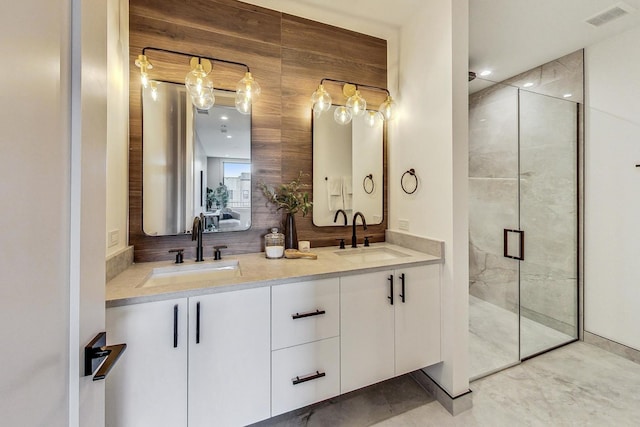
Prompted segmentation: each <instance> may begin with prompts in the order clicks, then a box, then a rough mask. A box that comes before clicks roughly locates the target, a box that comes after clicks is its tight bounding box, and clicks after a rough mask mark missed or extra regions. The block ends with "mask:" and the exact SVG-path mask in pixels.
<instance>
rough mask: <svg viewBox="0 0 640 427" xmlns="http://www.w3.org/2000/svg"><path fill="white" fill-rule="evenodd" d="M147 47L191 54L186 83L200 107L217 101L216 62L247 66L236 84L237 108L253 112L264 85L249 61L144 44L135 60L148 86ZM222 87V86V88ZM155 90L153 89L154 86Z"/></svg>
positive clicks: (154, 94)
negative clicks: (254, 76)
mask: <svg viewBox="0 0 640 427" xmlns="http://www.w3.org/2000/svg"><path fill="white" fill-rule="evenodd" d="M147 51H155V52H161V53H164V54H171V55H179V56H186V57H190V58H191V59H190V61H189V65H190V67H191V71H189V72H188V73H187V75H186V77H185V79H184V83H185V86H186V88H187V91H188V92H189V95H190V96H191V102H192V103H193V105H194V106H195V107H196V108H198V109H199V110H208V109H210V108H211V107H212V106H213V104H214V103H215V100H216V98H215V95H214V89H215V87H214V84H213V80H212V79H211V76H210V74H211V71H212V69H213V63H214V62H220V63H225V64H230V65H237V66H240V67H244V68H245V69H246V71H245V74H244V77H243V78H242V79H241V80H240V81H239V82H238V84H237V85H236V88H235V89H236V102H235V103H236V109H237V110H238V111H239V112H241V113H242V114H250V113H251V108H252V106H253V103H254V102H256V101H257V99H258V98H259V97H260V93H261V91H262V90H261V88H260V85H259V84H258V82H257V81H256V80H255V79H254V78H253V76H252V75H251V70H250V69H249V66H248V65H247V64H243V63H241V62H235V61H228V60H226V59H220V58H212V57H208V56H201V55H194V54H191V53H185V52H178V51H175V50H168V49H160V48H155V47H145V48H143V49H142V54H141V55H138V59H136V61H135V64H136V66H137V67H138V68H140V78H141V82H142V86H143V87H145V88H147V87H148V85H149V72H148V71H149V70H150V69H152V68H153V65H152V64H151V63H150V62H149V59H148V58H147V54H146V53H147ZM221 89H222V88H221ZM152 90H153V89H152ZM151 96H152V97H153V99H154V100H155V99H157V96H158V94H157V88H156V89H155V92H152V93H151Z"/></svg>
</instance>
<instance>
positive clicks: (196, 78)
mask: <svg viewBox="0 0 640 427" xmlns="http://www.w3.org/2000/svg"><path fill="white" fill-rule="evenodd" d="M184 84H185V86H186V87H187V90H188V91H189V93H190V94H191V96H193V97H197V96H200V95H201V94H202V93H203V92H205V91H206V90H211V91H213V81H212V80H211V78H210V77H209V76H208V75H207V72H206V71H205V70H204V68H203V67H202V64H200V63H198V64H196V66H195V67H194V68H193V69H192V70H191V71H189V72H188V73H187V76H186V77H185V78H184Z"/></svg>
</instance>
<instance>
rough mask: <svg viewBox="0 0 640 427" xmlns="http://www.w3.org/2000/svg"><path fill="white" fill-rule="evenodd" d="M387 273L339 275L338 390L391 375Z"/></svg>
mask: <svg viewBox="0 0 640 427" xmlns="http://www.w3.org/2000/svg"><path fill="white" fill-rule="evenodd" d="M390 276H391V271H383V272H376V273H368V274H359V275H355V276H345V277H341V278H340V372H341V379H342V381H341V392H342V393H346V392H349V391H352V390H355V389H358V388H361V387H364V386H367V385H370V384H374V383H376V382H379V381H382V380H385V379H388V378H391V377H393V374H394V349H393V334H394V330H393V307H394V306H393V305H391V301H390V300H389V299H388V297H389V296H390V282H389V280H388V278H389V277H390ZM394 303H396V301H395V300H394Z"/></svg>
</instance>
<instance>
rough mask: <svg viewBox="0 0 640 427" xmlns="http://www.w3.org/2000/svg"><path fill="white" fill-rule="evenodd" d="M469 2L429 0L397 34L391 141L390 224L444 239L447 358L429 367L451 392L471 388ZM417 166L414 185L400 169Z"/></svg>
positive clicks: (444, 327)
mask: <svg viewBox="0 0 640 427" xmlns="http://www.w3.org/2000/svg"><path fill="white" fill-rule="evenodd" d="M467 61H468V2H467V1H466V0H453V1H447V0H432V1H430V2H428V3H425V5H424V6H423V7H422V9H421V10H416V11H415V14H414V19H413V21H412V22H410V23H408V24H407V25H405V26H404V27H403V28H402V32H401V37H400V66H399V70H400V71H399V76H400V77H399V86H400V89H399V96H398V105H399V106H400V114H399V117H398V118H397V121H396V122H395V123H393V122H392V123H391V128H392V137H391V139H390V143H389V185H390V194H389V196H390V203H389V210H390V215H389V216H390V218H389V228H390V229H392V230H399V220H401V219H403V220H407V221H408V223H409V230H408V232H409V233H410V234H414V235H418V236H424V237H430V238H435V239H439V240H443V241H444V242H445V264H444V266H443V269H442V277H443V283H442V285H443V297H442V307H443V318H442V324H443V339H442V348H443V350H442V351H443V358H444V363H442V364H439V365H437V366H435V367H433V368H432V369H429V370H428V373H429V375H431V376H432V378H433V379H434V380H436V381H437V382H438V383H439V384H440V385H441V386H442V387H443V388H444V389H446V390H447V391H448V392H449V394H451V395H452V396H456V395H459V394H461V393H464V392H466V391H467V390H468V385H469V382H468V373H467V372H468V367H467V359H468V348H467V335H468V290H469V273H468V271H469V268H468V267H469V261H468V259H469V257H468V208H467V187H468V180H467V177H468V93H467V68H468V67H467V63H468V62H467ZM410 168H414V169H415V170H416V173H417V175H418V177H419V188H418V190H417V191H416V192H415V193H414V194H412V195H407V194H405V193H404V192H403V191H402V190H401V188H400V176H401V175H402V173H403V172H404V171H406V170H408V169H410Z"/></svg>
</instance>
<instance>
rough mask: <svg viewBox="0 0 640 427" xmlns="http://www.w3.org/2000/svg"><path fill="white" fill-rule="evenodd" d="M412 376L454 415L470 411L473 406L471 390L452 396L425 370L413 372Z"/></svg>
mask: <svg viewBox="0 0 640 427" xmlns="http://www.w3.org/2000/svg"><path fill="white" fill-rule="evenodd" d="M409 375H411V378H413V379H414V381H415V382H417V383H418V384H420V386H422V388H424V389H425V390H426V391H427V392H429V393H430V394H431V395H432V396H433V397H434V398H435V399H436V400H437V401H438V402H439V403H440V404H441V405H442V406H443V407H444V408H445V409H446V410H447V411H449V413H450V414H451V415H453V416H454V417H455V416H456V415H458V414H461V413H463V412H464V411H468V410H469V409H471V408H472V407H473V400H472V399H471V390H469V391H467V392H466V393H463V394H461V395H459V396H456V397H453V396H451V395H450V394H449V393H448V392H447V391H446V390H445V389H443V388H442V387H440V385H439V384H438V383H437V382H435V381H434V380H433V379H431V377H430V376H429V375H427V374H426V373H425V372H424V371H414V372H411V373H410V374H409Z"/></svg>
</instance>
